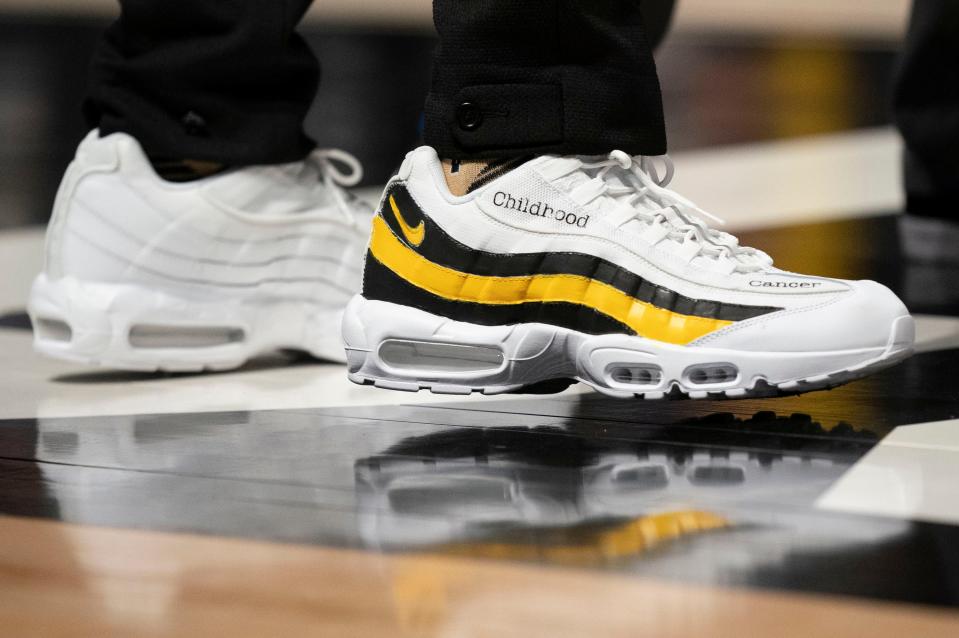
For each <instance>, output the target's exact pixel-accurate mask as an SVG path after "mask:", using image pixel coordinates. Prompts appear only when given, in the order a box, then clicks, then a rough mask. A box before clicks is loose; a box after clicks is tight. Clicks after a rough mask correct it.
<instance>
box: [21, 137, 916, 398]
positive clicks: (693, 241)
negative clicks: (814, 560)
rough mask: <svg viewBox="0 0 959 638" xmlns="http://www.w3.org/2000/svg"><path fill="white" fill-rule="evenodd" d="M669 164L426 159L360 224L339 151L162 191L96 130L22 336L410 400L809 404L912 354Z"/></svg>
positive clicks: (883, 318)
mask: <svg viewBox="0 0 959 638" xmlns="http://www.w3.org/2000/svg"><path fill="white" fill-rule="evenodd" d="M664 161H665V162H666V168H667V174H666V175H665V176H663V177H660V176H659V174H658V171H657V167H659V168H662V166H661V163H662V162H664ZM344 167H345V168H346V169H348V170H347V171H342V170H341V169H342V168H344ZM671 173H672V167H671V165H670V164H669V163H668V160H660V159H653V158H639V157H630V156H628V155H627V154H625V153H622V152H618V151H614V152H612V153H611V154H610V155H609V156H608V157H600V158H583V157H553V156H543V157H539V158H536V159H533V160H531V161H528V162H526V163H524V164H522V165H520V166H518V167H516V168H514V169H512V170H510V171H508V172H506V173H505V174H503V175H500V176H499V177H497V178H496V179H493V180H491V181H488V182H486V183H482V184H481V185H480V186H479V187H478V188H476V189H475V190H473V191H472V192H470V193H469V194H467V195H464V196H455V195H453V194H452V193H451V192H450V190H449V188H448V186H447V182H446V178H445V176H444V173H443V167H442V164H441V162H440V159H439V158H438V157H437V155H436V152H435V151H434V150H433V149H431V148H428V147H423V148H420V149H417V150H415V151H413V152H411V153H410V154H409V155H408V156H407V157H406V160H405V161H404V162H403V165H402V167H401V168H400V171H399V173H398V174H397V175H396V176H395V177H394V178H393V179H392V180H391V181H390V183H389V184H388V185H387V188H386V191H385V193H384V195H383V197H382V199H381V201H380V204H379V207H378V209H377V212H376V213H375V214H372V219H371V213H372V207H368V206H366V205H365V204H363V203H362V202H361V201H360V200H358V199H356V198H355V197H353V196H352V195H350V194H349V193H348V192H347V191H346V190H344V188H345V187H349V186H351V185H354V184H356V183H357V182H358V181H359V178H360V168H359V165H358V163H357V162H356V161H355V160H353V159H352V158H351V157H350V156H348V155H346V154H344V153H342V152H339V151H322V150H321V151H317V152H315V153H314V154H313V155H311V156H310V157H309V158H307V159H306V160H305V161H303V162H297V163H293V164H287V165H280V166H261V167H250V168H244V169H239V170H235V171H231V172H227V173H224V174H220V175H216V176H212V177H208V178H204V179H201V180H198V181H195V182H188V183H170V182H167V181H164V180H162V179H161V178H160V177H158V176H157V175H156V173H155V172H154V170H153V168H152V166H151V164H150V162H149V160H148V159H147V158H146V156H145V155H144V153H143V151H142V149H141V148H140V146H139V144H138V143H137V142H136V140H134V139H133V138H131V137H130V136H128V135H123V134H113V135H109V136H106V137H102V138H101V137H99V135H98V133H97V132H96V131H94V132H92V133H91V134H90V135H89V136H88V137H87V138H86V139H85V140H84V141H83V143H82V144H81V145H80V147H79V149H78V152H77V157H76V159H75V160H74V162H73V163H72V164H71V165H70V167H69V169H68V170H67V173H66V175H65V177H64V180H63V184H62V185H61V187H60V191H59V193H58V195H57V199H56V204H55V209H54V212H53V217H52V219H51V221H50V225H49V229H48V231H47V244H46V262H45V268H44V272H43V273H42V274H41V275H39V276H38V277H37V280H36V282H35V284H34V287H33V291H32V294H31V298H30V303H29V313H30V316H31V318H32V320H33V324H34V333H35V345H36V348H37V350H38V351H40V352H41V353H44V354H47V355H51V356H54V357H59V358H63V359H69V360H73V361H78V362H83V363H95V364H100V365H104V366H109V367H115V368H122V369H130V370H145V371H152V370H165V371H199V370H204V369H211V370H224V369H230V368H235V367H238V366H240V365H242V364H243V363H244V362H245V361H247V360H248V359H249V358H251V357H253V356H255V355H257V354H259V353H263V352H265V351H269V350H274V349H280V348H283V349H295V350H301V351H305V352H308V353H310V354H311V355H313V356H316V357H318V358H321V359H327V360H332V361H344V360H345V361H346V362H347V366H348V374H349V376H350V378H351V379H352V380H353V381H355V382H357V383H363V384H372V385H376V386H379V387H385V388H392V389H399V390H418V389H422V388H428V389H430V390H432V391H434V392H447V393H463V394H466V393H470V392H474V391H478V392H485V393H500V392H515V391H524V390H537V391H543V390H546V391H548V390H554V389H559V388H561V387H563V386H564V385H567V384H568V383H569V382H572V381H581V382H585V383H587V384H589V385H591V386H593V387H594V388H596V389H597V390H599V391H601V392H604V393H606V394H609V395H612V396H619V397H632V396H644V397H647V398H658V397H663V396H667V395H676V394H684V395H688V396H691V397H696V398H703V397H710V396H729V397H743V396H757V395H767V394H776V393H783V392H803V391H807V390H813V389H819V388H825V387H832V386H835V385H839V384H841V383H844V382H847V381H850V380H852V379H855V378H858V377H861V376H864V375H866V374H868V373H871V372H873V371H875V370H878V369H880V368H883V367H886V366H889V365H892V364H894V363H896V362H898V361H900V360H902V359H903V358H905V357H907V356H908V355H909V354H910V353H911V351H912V347H913V341H914V326H913V320H912V318H911V317H910V316H909V313H908V311H907V310H906V308H905V306H903V304H902V303H901V302H900V301H899V299H897V298H896V296H895V295H894V294H893V293H892V292H890V291H889V290H888V289H886V288H885V287H883V286H881V285H879V284H876V283H874V282H870V281H859V282H852V281H842V280H836V279H826V278H820V277H810V276H804V275H797V274H793V273H787V272H783V271H781V270H778V269H776V268H774V267H773V266H772V260H771V259H770V258H769V257H768V256H767V255H765V254H764V253H762V252H761V251H758V250H754V249H751V248H744V247H741V246H739V244H738V242H737V240H736V239H735V238H734V237H732V236H731V235H729V234H726V233H722V232H719V231H716V230H714V229H712V228H710V227H708V226H707V225H706V224H705V222H704V218H705V217H708V215H706V214H705V213H703V212H702V211H700V210H699V209H697V208H696V207H695V206H694V205H693V204H691V203H690V202H688V201H686V200H685V199H683V198H682V197H680V196H679V195H677V194H675V193H674V192H672V191H670V190H668V189H667V188H666V184H667V183H668V181H669V178H670V176H671ZM364 253H366V254H365V258H364ZM341 326H342V327H341Z"/></svg>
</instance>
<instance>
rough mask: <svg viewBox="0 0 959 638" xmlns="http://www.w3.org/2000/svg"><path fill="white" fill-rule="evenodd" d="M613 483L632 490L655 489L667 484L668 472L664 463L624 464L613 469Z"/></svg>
mask: <svg viewBox="0 0 959 638" xmlns="http://www.w3.org/2000/svg"><path fill="white" fill-rule="evenodd" d="M611 478H612V481H613V484H614V485H616V486H617V487H623V488H628V489H633V490H657V489H662V488H664V487H667V486H668V485H669V473H668V471H667V469H666V466H664V465H649V464H640V463H635V464H625V465H619V466H617V467H615V468H614V469H613V472H612V475H611Z"/></svg>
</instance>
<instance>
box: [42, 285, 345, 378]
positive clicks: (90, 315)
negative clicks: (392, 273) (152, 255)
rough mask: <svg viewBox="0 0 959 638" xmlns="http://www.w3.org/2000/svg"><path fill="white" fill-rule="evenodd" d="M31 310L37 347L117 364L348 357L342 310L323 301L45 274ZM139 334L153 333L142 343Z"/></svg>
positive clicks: (179, 366) (221, 365) (217, 364)
mask: <svg viewBox="0 0 959 638" xmlns="http://www.w3.org/2000/svg"><path fill="white" fill-rule="evenodd" d="M28 312H29V314H30V317H31V319H32V321H33V325H34V346H35V348H36V350H37V351H38V352H41V353H43V354H46V355H49V356H53V357H56V358H61V359H68V360H72V361H79V362H86V363H95V364H102V365H107V366H111V367H117V368H124V369H133V370H155V369H164V370H199V369H203V368H212V369H227V368H231V367H236V366H238V365H242V363H243V362H245V361H246V360H248V359H249V358H251V357H253V356H255V355H257V354H260V353H263V352H268V351H271V350H276V349H280V348H289V349H296V350H303V351H306V352H309V353H310V354H312V355H313V356H316V357H319V358H322V359H327V360H331V361H344V356H343V347H342V343H341V342H340V339H339V331H338V327H339V325H340V322H341V317H342V310H341V309H340V308H337V307H336V306H327V305H324V304H321V303H319V302H317V303H312V302H309V301H305V300H289V299H282V298H267V297H264V296H248V297H243V298H240V297H238V296H232V297H231V296H229V295H221V296H220V297H219V298H216V297H214V296H213V295H212V294H211V295H210V296H207V297H205V298H198V297H197V295H196V294H192V295H190V296H186V295H185V294H180V293H178V292H177V291H175V290H162V289H158V288H155V287H147V286H144V285H138V284H132V283H131V284H127V283H103V282H88V281H81V280H79V279H76V278H74V277H64V278H61V279H56V280H51V279H50V278H48V277H47V276H46V275H45V274H41V275H39V276H38V277H37V278H36V280H35V281H34V284H33V288H32V290H31V294H30V301H29V304H28ZM141 333H145V334H148V335H149V337H144V338H143V339H144V342H143V343H142V344H138V342H137V338H136V337H137V335H138V334H141ZM158 338H159V339H163V341H159V342H157V339H158ZM210 338H215V339H216V341H215V342H211V343H214V345H205V343H204V340H208V339H210ZM151 340H152V343H151V342H150V341H151Z"/></svg>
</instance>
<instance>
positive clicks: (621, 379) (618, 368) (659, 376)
mask: <svg viewBox="0 0 959 638" xmlns="http://www.w3.org/2000/svg"><path fill="white" fill-rule="evenodd" d="M606 374H607V375H609V378H610V379H611V380H612V381H614V382H616V383H622V384H624V385H635V386H641V387H647V386H649V387H655V386H658V385H659V384H660V383H661V382H662V380H663V370H662V368H660V367H659V366H654V365H635V364H619V363H614V364H612V365H610V366H609V367H607V368H606Z"/></svg>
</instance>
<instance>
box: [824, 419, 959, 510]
mask: <svg viewBox="0 0 959 638" xmlns="http://www.w3.org/2000/svg"><path fill="white" fill-rule="evenodd" d="M956 468H959V420H951V421H938V422H934V423H923V424H918V425H905V426H900V427H898V428H896V429H895V430H893V432H892V433H891V434H890V435H889V436H887V437H886V438H885V439H883V440H882V441H881V442H880V443H879V445H877V446H876V447H875V448H873V449H872V450H871V451H870V452H869V453H868V454H867V455H866V456H864V457H863V458H862V459H860V460H859V461H858V462H857V463H856V464H855V465H853V466H852V468H850V469H849V471H847V472H846V473H845V474H844V475H843V476H842V478H840V479H839V480H838V481H837V482H836V483H835V484H833V486H832V487H831V488H830V489H829V490H828V491H827V492H826V493H825V494H823V495H822V496H821V497H820V498H819V500H818V501H817V502H816V507H819V508H821V509H827V510H833V511H840V512H848V513H855V514H871V515H876V516H888V517H892V518H901V519H909V520H922V521H931V522H938V523H952V524H956V523H959V486H957V483H956Z"/></svg>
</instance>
